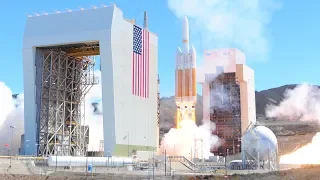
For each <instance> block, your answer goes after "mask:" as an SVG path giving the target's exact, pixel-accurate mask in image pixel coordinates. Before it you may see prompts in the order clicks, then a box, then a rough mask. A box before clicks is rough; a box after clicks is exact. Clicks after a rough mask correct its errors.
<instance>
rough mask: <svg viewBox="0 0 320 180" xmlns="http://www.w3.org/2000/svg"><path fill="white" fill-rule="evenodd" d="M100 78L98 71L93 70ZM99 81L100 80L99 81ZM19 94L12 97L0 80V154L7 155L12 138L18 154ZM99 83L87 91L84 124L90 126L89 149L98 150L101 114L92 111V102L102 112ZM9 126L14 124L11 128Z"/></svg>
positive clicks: (21, 119) (21, 114)
mask: <svg viewBox="0 0 320 180" xmlns="http://www.w3.org/2000/svg"><path fill="white" fill-rule="evenodd" d="M95 75H96V76H98V77H99V78H100V71H97V72H95ZM99 82H100V81H99ZM23 97H24V96H23V94H19V95H18V96H17V98H16V99H13V98H12V91H11V90H10V88H9V87H7V86H6V85H5V84H4V83H3V82H0V155H8V153H9V152H10V151H9V149H10V146H11V137H13V139H12V154H18V153H19V148H20V142H21V135H22V134H23V133H24V109H23V107H24V102H23V100H24V98H23ZM101 97H102V94H101V84H100V83H99V84H98V85H94V86H93V87H92V89H91V90H90V91H89V92H88V94H87V96H86V101H85V108H86V109H85V116H86V122H85V124H86V125H89V126H90V132H89V133H90V137H89V138H90V139H89V141H90V144H89V151H91V150H94V151H98V150H99V147H100V140H103V130H102V128H103V126H102V114H101V113H94V112H93V111H94V107H93V106H92V103H94V102H97V103H98V106H97V108H98V111H99V112H102V108H101V106H102V104H101V102H100V100H101ZM10 126H14V127H15V128H14V129H12V128H10Z"/></svg>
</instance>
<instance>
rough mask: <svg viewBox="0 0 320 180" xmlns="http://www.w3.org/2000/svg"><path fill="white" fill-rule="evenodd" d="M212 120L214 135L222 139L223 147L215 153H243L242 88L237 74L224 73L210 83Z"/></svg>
mask: <svg viewBox="0 0 320 180" xmlns="http://www.w3.org/2000/svg"><path fill="white" fill-rule="evenodd" d="M209 89H210V120H211V121H213V122H215V124H216V129H215V132H214V134H216V135H217V136H218V137H219V138H221V139H222V141H223V145H222V146H220V147H218V148H214V149H213V153H217V154H219V155H222V156H224V155H226V152H227V149H228V151H229V155H232V154H237V153H239V152H240V151H241V109H240V86H239V84H238V83H237V80H236V75H235V73H222V74H220V75H219V76H217V77H216V78H214V79H213V80H211V82H210V83H209Z"/></svg>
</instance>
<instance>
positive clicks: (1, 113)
mask: <svg viewBox="0 0 320 180" xmlns="http://www.w3.org/2000/svg"><path fill="white" fill-rule="evenodd" d="M23 115H24V114H23V95H22V94H21V95H19V96H18V97H17V98H16V99H15V100H13V98H12V92H11V90H10V89H9V88H8V87H7V86H6V85H5V83H3V82H0V155H8V154H9V152H10V151H9V149H10V146H12V151H11V153H12V154H18V153H19V147H20V138H21V134H23V132H24V130H23V127H24V121H23V119H24V118H23ZM10 126H12V127H15V128H10ZM11 139H12V144H11Z"/></svg>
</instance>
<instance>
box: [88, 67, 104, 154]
mask: <svg viewBox="0 0 320 180" xmlns="http://www.w3.org/2000/svg"><path fill="white" fill-rule="evenodd" d="M94 75H95V76H96V77H97V78H98V79H99V84H97V85H94V86H92V88H91V89H90V91H89V92H88V93H87V95H86V99H85V108H86V109H85V113H86V114H85V117H86V118H85V119H86V122H85V124H86V125H89V127H90V129H89V145H88V150H89V151H99V150H102V149H100V145H101V144H100V141H101V140H103V116H102V101H101V99H102V87H101V72H100V71H99V70H97V71H95V73H94ZM92 103H97V106H96V109H95V107H93V106H92ZM94 110H96V111H98V112H99V113H94Z"/></svg>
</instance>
